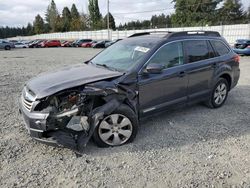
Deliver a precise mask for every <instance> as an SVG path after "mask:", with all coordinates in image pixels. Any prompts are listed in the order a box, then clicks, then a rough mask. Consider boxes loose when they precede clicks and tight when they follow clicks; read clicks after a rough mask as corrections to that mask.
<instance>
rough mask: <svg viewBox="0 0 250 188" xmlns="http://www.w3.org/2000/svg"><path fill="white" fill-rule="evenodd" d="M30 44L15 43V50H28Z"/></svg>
mask: <svg viewBox="0 0 250 188" xmlns="http://www.w3.org/2000/svg"><path fill="white" fill-rule="evenodd" d="M28 47H29V46H28V44H25V43H23V42H17V43H15V48H28Z"/></svg>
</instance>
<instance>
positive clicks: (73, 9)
mask: <svg viewBox="0 0 250 188" xmlns="http://www.w3.org/2000/svg"><path fill="white" fill-rule="evenodd" d="M71 16H72V18H73V19H74V18H75V19H78V18H80V14H79V12H78V10H77V8H76V5H75V4H72V7H71Z"/></svg>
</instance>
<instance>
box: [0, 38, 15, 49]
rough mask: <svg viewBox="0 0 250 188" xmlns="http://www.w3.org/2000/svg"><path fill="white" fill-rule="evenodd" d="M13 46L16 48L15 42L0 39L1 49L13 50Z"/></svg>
mask: <svg viewBox="0 0 250 188" xmlns="http://www.w3.org/2000/svg"><path fill="white" fill-rule="evenodd" d="M11 48H15V46H14V44H13V43H11V42H9V41H7V40H2V39H0V49H5V50H11Z"/></svg>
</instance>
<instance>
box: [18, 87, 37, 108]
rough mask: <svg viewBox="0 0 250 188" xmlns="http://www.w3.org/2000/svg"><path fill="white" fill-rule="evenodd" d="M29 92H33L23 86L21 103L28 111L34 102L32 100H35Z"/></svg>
mask: <svg viewBox="0 0 250 188" xmlns="http://www.w3.org/2000/svg"><path fill="white" fill-rule="evenodd" d="M31 93H32V94H33V92H31V91H29V90H28V89H27V88H26V87H25V88H24V90H23V93H22V97H21V100H22V105H23V106H24V108H25V109H26V110H28V111H29V112H30V111H31V110H32V107H33V104H34V101H35V97H34V95H32V94H31Z"/></svg>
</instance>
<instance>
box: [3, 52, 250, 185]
mask: <svg viewBox="0 0 250 188" xmlns="http://www.w3.org/2000/svg"><path fill="white" fill-rule="evenodd" d="M99 51H100V50H93V49H82V48H53V49H20V50H11V51H0V80H1V82H0V187H38V186H40V187H205V186H210V187H213V186H214V187H230V186H237V187H248V186H250V158H249V156H250V57H241V62H240V67H241V78H240V81H239V84H238V86H237V87H236V88H235V89H233V90H232V91H231V92H230V94H229V97H228V100H227V102H226V104H225V105H224V106H223V107H222V108H220V109H216V110H213V109H208V108H207V107H205V106H203V105H201V104H197V105H194V106H191V107H186V108H182V109H176V110H170V111H169V112H166V113H163V114H161V115H158V116H156V117H152V118H150V119H148V121H145V122H142V123H141V125H140V128H139V132H138V136H137V137H136V139H135V141H134V142H133V143H131V144H127V145H124V146H121V147H115V148H105V149H103V148H98V147H97V146H95V145H94V144H93V143H92V142H90V143H89V144H88V145H87V147H86V149H85V152H84V154H83V156H82V157H79V158H77V156H76V155H75V154H74V152H72V151H71V150H69V149H64V148H54V147H50V146H47V145H44V144H41V143H37V142H36V141H34V140H32V139H31V138H30V137H29V135H28V134H27V131H26V129H25V127H24V123H23V120H22V117H21V116H20V115H19V114H18V99H19V96H20V94H21V90H22V88H23V86H24V84H25V82H26V81H28V80H29V79H30V78H32V77H34V76H36V75H37V74H40V73H42V72H46V71H50V70H55V69H58V68H60V67H63V66H68V65H73V64H78V63H81V62H83V61H84V60H87V59H89V58H90V57H92V56H93V55H95V54H96V53H98V52H99Z"/></svg>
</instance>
